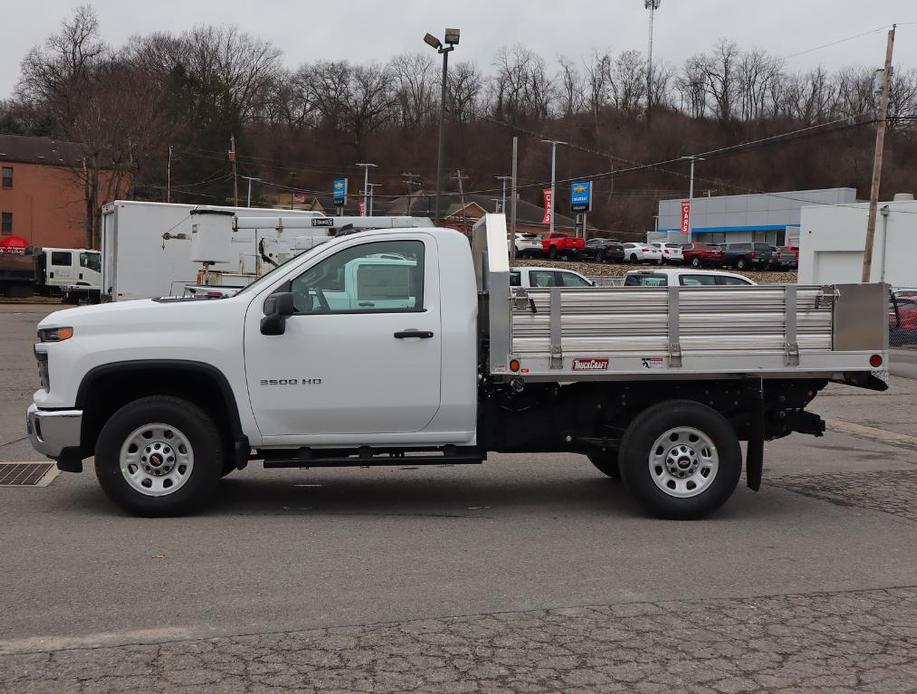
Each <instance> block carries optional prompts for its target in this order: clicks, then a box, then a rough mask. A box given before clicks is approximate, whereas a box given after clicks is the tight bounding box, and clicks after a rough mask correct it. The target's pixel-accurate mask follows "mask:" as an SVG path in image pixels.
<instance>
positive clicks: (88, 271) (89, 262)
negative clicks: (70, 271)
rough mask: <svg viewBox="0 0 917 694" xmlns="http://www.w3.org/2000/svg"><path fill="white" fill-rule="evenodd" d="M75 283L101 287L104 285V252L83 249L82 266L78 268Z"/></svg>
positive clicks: (81, 253) (81, 254) (81, 255)
mask: <svg viewBox="0 0 917 694" xmlns="http://www.w3.org/2000/svg"><path fill="white" fill-rule="evenodd" d="M76 272H77V276H76V281H75V282H74V284H79V285H86V286H89V287H95V288H99V287H101V286H102V254H101V253H99V252H98V251H81V252H80V266H79V267H78V268H77V269H76Z"/></svg>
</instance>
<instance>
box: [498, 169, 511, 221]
mask: <svg viewBox="0 0 917 694" xmlns="http://www.w3.org/2000/svg"><path fill="white" fill-rule="evenodd" d="M494 178H496V179H497V180H498V181H500V182H501V183H503V198H502V200H503V202H502V203H501V204H500V212H502V213H503V214H506V182H507V181H511V180H512V179H513V177H512V176H494Z"/></svg>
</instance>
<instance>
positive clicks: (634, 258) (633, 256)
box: [630, 253, 639, 263]
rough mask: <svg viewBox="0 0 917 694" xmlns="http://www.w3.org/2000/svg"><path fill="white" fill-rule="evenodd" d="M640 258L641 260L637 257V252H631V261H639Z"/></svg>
mask: <svg viewBox="0 0 917 694" xmlns="http://www.w3.org/2000/svg"><path fill="white" fill-rule="evenodd" d="M638 260H639V259H638V258H637V254H636V253H631V254H630V262H632V263H636V262H638Z"/></svg>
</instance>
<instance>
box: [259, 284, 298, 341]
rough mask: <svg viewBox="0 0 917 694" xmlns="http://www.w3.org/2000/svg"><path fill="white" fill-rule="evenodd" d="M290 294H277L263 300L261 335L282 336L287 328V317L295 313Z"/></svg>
mask: <svg viewBox="0 0 917 694" xmlns="http://www.w3.org/2000/svg"><path fill="white" fill-rule="evenodd" d="M295 310H296V309H295V307H294V305H293V294H292V292H277V293H275V294H271V295H270V296H269V297H268V298H267V299H265V300H264V318H262V319H261V334H262V335H283V334H284V333H285V332H286V328H287V316H292V315H293V313H294V312H295Z"/></svg>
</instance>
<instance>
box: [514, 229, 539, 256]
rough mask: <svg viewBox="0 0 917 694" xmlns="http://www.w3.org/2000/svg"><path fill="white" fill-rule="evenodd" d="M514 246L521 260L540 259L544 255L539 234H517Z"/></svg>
mask: <svg viewBox="0 0 917 694" xmlns="http://www.w3.org/2000/svg"><path fill="white" fill-rule="evenodd" d="M513 245H514V246H515V247H516V256H517V257H519V258H540V257H541V256H543V255H544V249H543V248H542V247H541V239H539V238H538V234H525V233H519V232H517V233H516V236H515V238H514V239H513Z"/></svg>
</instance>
